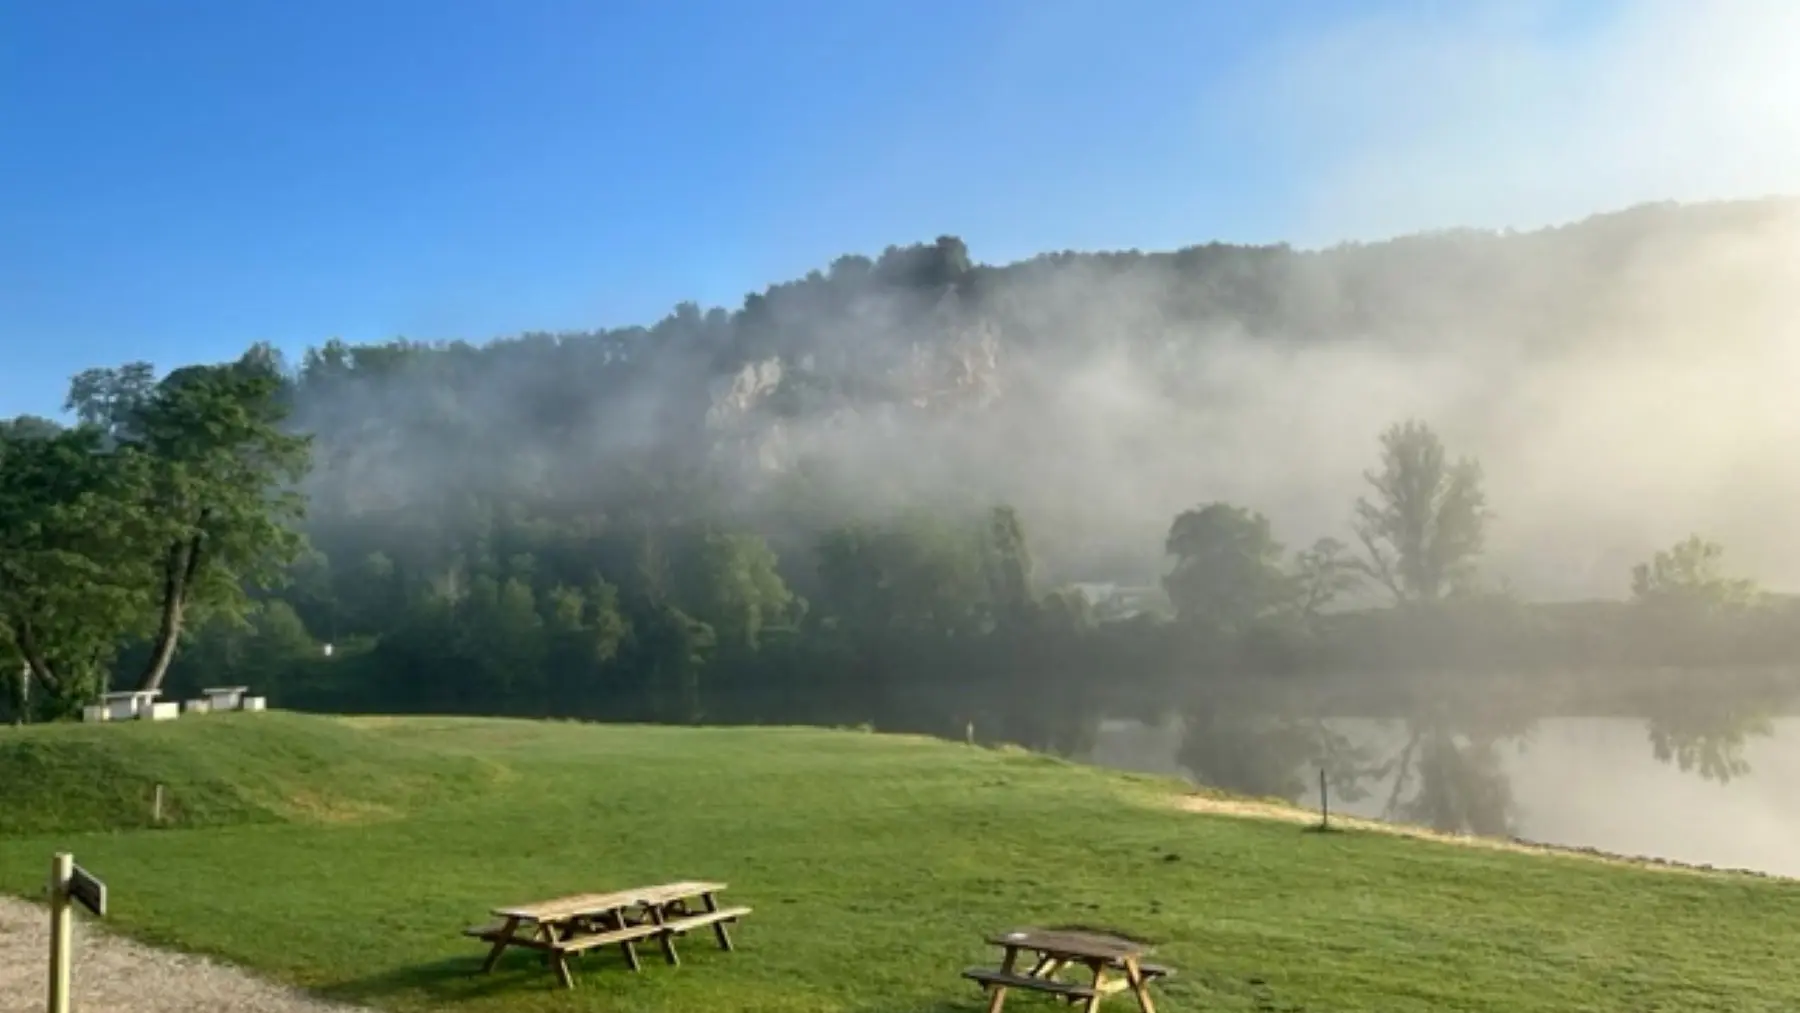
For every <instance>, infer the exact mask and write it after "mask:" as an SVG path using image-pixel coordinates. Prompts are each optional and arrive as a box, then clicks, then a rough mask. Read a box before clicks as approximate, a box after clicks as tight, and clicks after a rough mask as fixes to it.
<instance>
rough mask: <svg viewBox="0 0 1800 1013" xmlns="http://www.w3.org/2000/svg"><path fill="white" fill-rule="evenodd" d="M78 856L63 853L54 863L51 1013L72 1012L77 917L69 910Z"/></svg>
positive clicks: (51, 876) (51, 920)
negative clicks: (71, 979) (72, 952)
mask: <svg viewBox="0 0 1800 1013" xmlns="http://www.w3.org/2000/svg"><path fill="white" fill-rule="evenodd" d="M74 872H75V857H74V856H73V855H70V854H68V853H66V852H64V853H59V854H58V855H57V856H56V857H55V858H54V859H52V860H51V863H50V1003H49V1007H48V1008H49V1011H50V1013H69V957H70V954H69V950H70V949H71V948H72V946H73V945H74V931H73V925H74V917H73V915H72V913H71V912H70V911H69V877H70V876H72V875H74Z"/></svg>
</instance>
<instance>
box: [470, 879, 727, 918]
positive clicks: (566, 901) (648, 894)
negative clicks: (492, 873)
mask: <svg viewBox="0 0 1800 1013" xmlns="http://www.w3.org/2000/svg"><path fill="white" fill-rule="evenodd" d="M723 889H725V884H724V883H702V882H681V883H663V884H661V885H659V886H640V887H634V888H633V889H630V890H616V891H614V892H612V893H578V894H574V895H572V896H568V897H558V898H556V899H555V900H543V901H537V902H536V903H532V904H520V905H516V906H513V907H503V908H495V909H494V912H493V913H494V914H495V915H497V916H498V917H501V918H519V919H522V920H525V921H533V922H553V921H561V920H563V919H567V918H574V917H577V916H579V915H589V914H600V913H602V912H606V911H617V910H619V909H620V908H627V907H636V906H637V905H639V904H667V903H669V902H670V901H675V900H681V899H683V898H687V897H697V896H699V895H701V894H705V893H717V892H718V891H720V890H723Z"/></svg>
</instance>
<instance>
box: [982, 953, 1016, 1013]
mask: <svg viewBox="0 0 1800 1013" xmlns="http://www.w3.org/2000/svg"><path fill="white" fill-rule="evenodd" d="M1018 966H1019V948H1018V947H1017V946H1008V947H1007V948H1006V956H1004V957H1002V958H1001V959H1000V973H1001V974H1011V973H1013V969H1014V968H1016V967H1018ZM1005 1005H1006V986H1005V985H990V986H988V1013H1000V1009H1001V1007H1003V1006H1005Z"/></svg>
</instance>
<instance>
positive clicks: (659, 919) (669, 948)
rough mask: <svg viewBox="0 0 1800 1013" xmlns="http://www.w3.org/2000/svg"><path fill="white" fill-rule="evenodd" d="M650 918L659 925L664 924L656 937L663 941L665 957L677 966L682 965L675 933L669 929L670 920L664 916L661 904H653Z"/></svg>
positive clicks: (658, 940)
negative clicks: (677, 952) (676, 945)
mask: <svg viewBox="0 0 1800 1013" xmlns="http://www.w3.org/2000/svg"><path fill="white" fill-rule="evenodd" d="M650 920H651V921H653V922H655V923H656V924H657V925H659V926H663V931H662V932H661V933H660V934H659V935H658V936H657V937H656V939H657V942H660V943H662V951H663V959H664V960H667V961H668V962H669V963H670V964H672V965H674V966H676V967H680V966H681V958H680V957H679V956H677V955H676V953H675V933H673V932H670V931H669V930H668V928H667V926H668V924H669V923H668V920H667V919H666V918H664V917H663V909H662V906H661V905H660V904H654V905H651V907H650Z"/></svg>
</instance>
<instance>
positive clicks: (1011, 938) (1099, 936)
mask: <svg viewBox="0 0 1800 1013" xmlns="http://www.w3.org/2000/svg"><path fill="white" fill-rule="evenodd" d="M988 942H989V943H992V944H993V945H995V946H1012V947H1018V948H1022V949H1027V950H1036V951H1037V952H1039V953H1050V954H1055V955H1056V956H1059V957H1086V958H1090V959H1094V960H1124V959H1126V958H1128V957H1129V958H1132V959H1136V958H1138V957H1141V956H1143V955H1144V954H1146V953H1149V952H1150V950H1151V946H1150V944H1148V943H1139V942H1133V941H1132V940H1130V939H1121V938H1120V937H1118V936H1109V935H1105V934H1103V933H1099V932H1075V931H1068V930H1061V929H1015V930H1013V931H1011V932H1005V933H1000V934H997V935H992V936H989V937H988Z"/></svg>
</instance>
